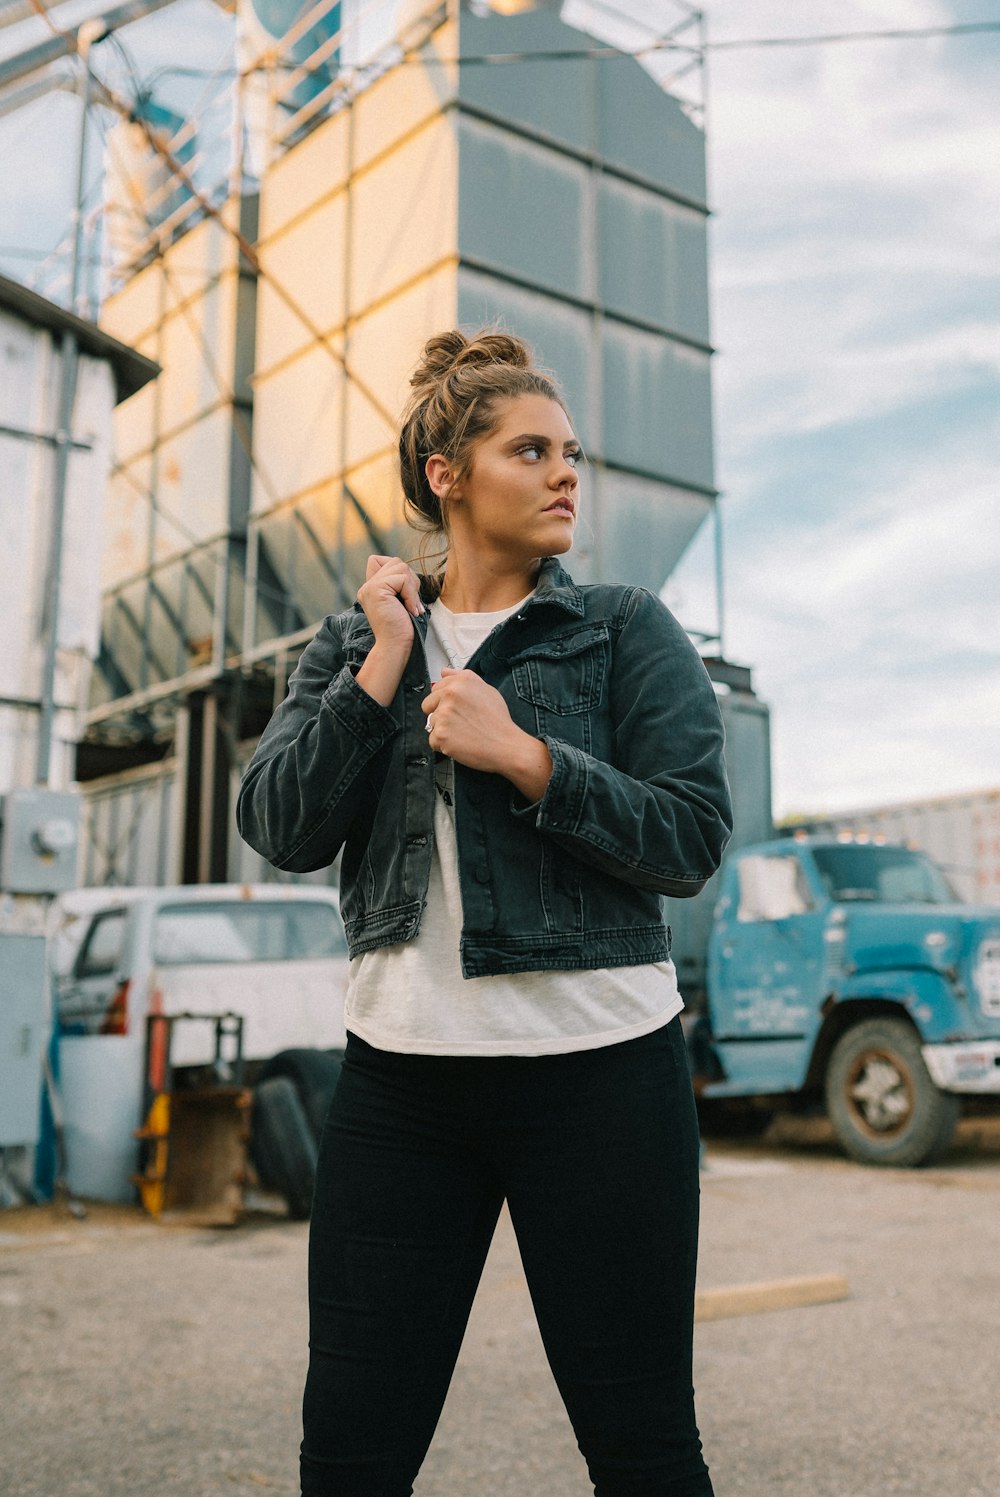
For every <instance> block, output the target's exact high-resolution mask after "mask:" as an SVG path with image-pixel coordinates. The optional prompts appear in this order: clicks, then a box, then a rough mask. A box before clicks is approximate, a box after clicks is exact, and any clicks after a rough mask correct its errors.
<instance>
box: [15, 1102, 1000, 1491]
mask: <svg viewBox="0 0 1000 1497" xmlns="http://www.w3.org/2000/svg"><path fill="white" fill-rule="evenodd" d="M706 1166H707V1167H706V1170H705V1173H704V1177H703V1203H704V1207H703V1218H704V1225H703V1239H702V1240H703V1249H702V1263H701V1285H702V1287H703V1288H716V1287H722V1286H725V1285H735V1284H745V1283H750V1282H756V1281H760V1280H772V1279H777V1278H780V1277H782V1276H785V1275H789V1276H796V1277H797V1276H800V1275H806V1274H828V1273H841V1274H844V1275H846V1276H847V1279H848V1282H849V1286H850V1298H849V1299H848V1300H846V1301H844V1302H841V1303H834V1304H828V1305H819V1306H813V1307H811V1308H805V1309H789V1310H781V1311H772V1312H770V1313H765V1314H758V1315H753V1316H744V1317H741V1318H734V1319H726V1320H719V1321H714V1322H712V1323H708V1324H704V1325H700V1326H699V1328H698V1338H697V1365H696V1380H697V1386H698V1394H699V1406H700V1415H701V1423H702V1429H703V1434H704V1439H705V1446H706V1451H707V1453H708V1456H709V1460H710V1463H711V1465H712V1470H713V1476H714V1478H715V1484H716V1491H717V1493H718V1497H996V1494H997V1493H998V1492H1000V1441H998V1438H997V1433H996V1414H995V1402H996V1392H997V1386H998V1383H1000V1127H998V1126H997V1125H996V1124H990V1125H986V1124H982V1125H980V1124H975V1123H972V1124H967V1125H965V1126H964V1128H963V1133H962V1137H961V1140H960V1143H959V1146H958V1147H957V1148H956V1149H955V1150H954V1151H953V1152H952V1154H951V1155H950V1156H949V1157H948V1159H947V1160H946V1161H945V1162H944V1164H943V1165H942V1166H940V1167H938V1168H936V1169H934V1170H933V1171H924V1172H905V1171H899V1172H896V1171H873V1170H865V1169H862V1168H860V1167H858V1166H855V1165H852V1164H849V1163H847V1162H846V1161H844V1160H841V1159H840V1158H838V1157H837V1155H836V1154H835V1153H834V1151H833V1150H832V1149H831V1147H830V1146H829V1143H828V1141H827V1139H826V1136H825V1131H824V1129H823V1128H822V1126H820V1125H812V1126H810V1127H806V1126H805V1125H798V1127H797V1128H794V1129H792V1128H786V1129H785V1130H784V1132H783V1133H782V1134H778V1135H777V1136H775V1135H773V1134H772V1136H771V1137H770V1138H769V1139H768V1141H767V1142H766V1143H765V1144H764V1145H760V1146H753V1147H750V1146H746V1147H739V1148H737V1147H735V1146H729V1145H727V1146H726V1147H725V1148H723V1147H722V1146H721V1145H719V1146H715V1147H710V1149H709V1152H708V1156H707V1161H706ZM305 1250H306V1228H305V1227H304V1226H301V1225H297V1224H292V1223H288V1222H285V1221H282V1220H280V1219H276V1218H274V1217H268V1216H267V1215H265V1214H258V1215H257V1216H255V1217H254V1218H252V1219H251V1220H250V1221H248V1222H247V1223H246V1224H244V1225H243V1226H242V1227H240V1228H238V1229H237V1230H235V1231H230V1232H206V1231H194V1230H190V1229H179V1228H168V1227H162V1226H157V1225H156V1224H154V1223H151V1222H149V1221H148V1220H147V1219H144V1218H143V1217H142V1216H141V1215H139V1214H138V1213H133V1212H128V1211H115V1210H110V1209H107V1208H105V1209H104V1210H99V1209H97V1210H94V1211H92V1212H91V1214H90V1216H89V1217H88V1219H87V1220H86V1221H84V1222H77V1221H74V1220H72V1219H71V1218H69V1217H66V1216H62V1217H60V1216H58V1214H57V1213H55V1212H53V1211H49V1210H41V1211H38V1210H36V1211H30V1210H29V1211H23V1212H22V1211H18V1212H5V1213H2V1214H0V1336H2V1345H3V1348H4V1351H3V1357H2V1361H0V1491H2V1492H4V1493H10V1494H11V1497H126V1494H128V1497H242V1494H245V1497H261V1494H265V1493H267V1492H275V1493H281V1492H284V1493H295V1492H296V1491H297V1486H296V1482H295V1456H296V1449H297V1442H298V1403H299V1395H300V1388H301V1380H302V1374H303V1367H304V1346H305V1311H304V1304H303V1281H304V1273H305ZM589 1492H590V1486H589V1483H588V1481H587V1477H586V1472H585V1470H584V1467H583V1464H582V1461H581V1459H580V1457H579V1455H578V1454H577V1451H576V1448H575V1445H574V1443H573V1439H572V1436H571V1434H570V1433H569V1430H568V1427H567V1425H566V1420H565V1417H564V1415H563V1412H562V1407H561V1405H560V1403H559V1400H558V1396H557V1395H556V1394H555V1392H554V1389H553V1387H552V1384H551V1380H550V1377H549V1373H548V1369H547V1367H546V1365H545V1362H544V1358H543V1355H542V1352H541V1347H540V1344H539V1341H538V1336H537V1333H536V1331H535V1327H534V1321H533V1318H532V1314H531V1308H530V1304H529V1302H528V1298H527V1293H526V1290H525V1288H524V1284H523V1280H522V1278H521V1274H520V1267H519V1263H518V1259H517V1251H516V1246H515V1244H514V1242H513V1238H512V1235H511V1233H510V1230H509V1227H508V1225H507V1224H506V1222H504V1223H503V1224H502V1227H501V1230H500V1231H499V1232H498V1235H497V1239H496V1242H495V1244H494V1249H493V1252H492V1254H491V1258H490V1262H489V1264H488V1267H487V1273H486V1277H485V1279H484V1282H483V1286H482V1289H481V1292H480V1297H479V1300H478V1302H477V1306H476V1310H475V1312H474V1316H473V1322H472V1325H471V1326H470V1330H469V1335H468V1338H467V1340H466V1344H465V1347H464V1348H463V1353H462V1358H461V1362H460V1365H459V1370H458V1373H457V1375H456V1379H455V1383H454V1386H453V1388H452V1392H451V1395H450V1398H449V1402H448V1405H447V1408H446V1410H445V1414H444V1418H443V1420H442V1423H441V1427H440V1429H439V1431H438V1436H437V1439H436V1441H435V1444H434V1446H433V1448H432V1451H431V1455H430V1457H429V1459H428V1463H427V1465H426V1467H425V1470H424V1472H423V1473H422V1475H421V1478H420V1482H419V1484H418V1486H417V1497H587V1494H588V1493H589Z"/></svg>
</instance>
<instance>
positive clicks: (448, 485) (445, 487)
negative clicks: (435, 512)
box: [424, 452, 458, 500]
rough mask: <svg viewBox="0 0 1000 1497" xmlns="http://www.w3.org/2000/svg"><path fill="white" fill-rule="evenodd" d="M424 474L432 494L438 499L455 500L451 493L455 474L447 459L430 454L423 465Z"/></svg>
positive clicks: (454, 494) (440, 455)
mask: <svg viewBox="0 0 1000 1497" xmlns="http://www.w3.org/2000/svg"><path fill="white" fill-rule="evenodd" d="M424 472H425V473H426V475H427V482H428V483H429V484H430V486H431V490H432V492H433V493H434V494H435V495H436V496H437V498H438V499H439V500H440V499H457V498H458V495H457V494H456V493H454V492H453V486H454V483H455V474H454V471H453V469H452V466H451V464H450V463H449V461H448V459H447V458H446V457H444V456H443V455H442V454H441V453H440V452H432V453H431V455H430V457H429V458H428V459H427V461H426V463H425V464H424Z"/></svg>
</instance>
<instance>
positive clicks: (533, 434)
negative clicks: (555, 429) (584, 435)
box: [504, 431, 580, 450]
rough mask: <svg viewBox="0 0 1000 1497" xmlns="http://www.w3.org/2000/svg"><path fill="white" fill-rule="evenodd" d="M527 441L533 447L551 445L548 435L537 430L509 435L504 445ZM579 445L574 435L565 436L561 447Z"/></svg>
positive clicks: (518, 444) (511, 445) (513, 445)
mask: <svg viewBox="0 0 1000 1497" xmlns="http://www.w3.org/2000/svg"><path fill="white" fill-rule="evenodd" d="M529 442H530V443H531V445H532V446H533V447H551V445H552V439H551V438H550V437H543V436H542V435H541V433H540V432H537V431H525V432H522V433H521V435H520V436H519V437H511V438H510V440H509V441H508V442H506V443H505V444H504V445H505V446H507V447H523V446H525V445H526V444H527V443H529ZM579 445H580V443H579V442H578V441H577V439H576V437H567V438H566V440H565V442H563V449H564V450H565V449H566V448H567V447H579Z"/></svg>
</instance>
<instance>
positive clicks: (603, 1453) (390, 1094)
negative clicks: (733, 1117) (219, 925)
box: [302, 1019, 712, 1497]
mask: <svg viewBox="0 0 1000 1497" xmlns="http://www.w3.org/2000/svg"><path fill="white" fill-rule="evenodd" d="M505 1199H506V1201H507V1204H508V1209H509V1211H510V1216H511V1221H512V1222H513V1226H514V1230H515V1232H516V1234H517V1241H518V1246H519V1248H520V1252H521V1259H522V1262H523V1265H524V1271H525V1275H526V1278H527V1282H528V1286H529V1288H530V1291H531V1297H532V1301H533V1304H534V1308H535V1313H536V1315H537V1317H538V1325H539V1329H540V1331H541V1335H542V1340H543V1342H544V1345H545V1351H546V1354H547V1356H548V1359H549V1364H550V1366H551V1367H552V1371H553V1373H554V1375H555V1379H556V1382H557V1384H558V1387H559V1391H560V1393H561V1394H562V1397H563V1400H564V1402H565V1404H566V1408H567V1410H568V1412H569V1416H570V1419H571V1420H572V1423H573V1428H574V1431H575V1433H576V1437H577V1441H578V1444H579V1446H580V1449H581V1451H582V1452H583V1455H584V1457H585V1459H586V1461H587V1465H588V1468H589V1470H590V1475H591V1480H592V1481H593V1483H594V1490H595V1493H596V1494H597V1497H711V1493H712V1484H711V1482H710V1480H709V1476H708V1471H707V1468H706V1466H705V1463H704V1460H703V1459H702V1454H701V1443H700V1440H699V1438H698V1430H697V1428H696V1425H695V1415H694V1392H693V1389H692V1384H691V1339H692V1321H693V1307H694V1279H695V1257H696V1249H697V1232H698V1130H697V1122H696V1118H695V1111H694V1102H693V1098H692V1095H691V1084H690V1079H689V1075H688V1068H687V1057H686V1054H685V1049H684V1040H683V1036H682V1034H681V1026H680V1020H679V1019H674V1020H673V1021H672V1022H671V1023H670V1024H668V1025H666V1026H665V1027H664V1028H662V1029H660V1030H657V1031H655V1032H654V1033H653V1034H649V1035H646V1036H643V1037H642V1038H640V1039H636V1040H628V1041H625V1042H624V1043H621V1044H617V1045H610V1046H607V1047H605V1048H602V1049H598V1050H585V1051H581V1052H578V1053H575V1054H570V1055H551V1056H543V1057H540V1058H527V1057H478V1056H476V1057H463V1056H423V1055H397V1054H392V1053H389V1052H386V1051H381V1050H376V1049H373V1048H372V1047H371V1046H370V1045H367V1044H365V1043H364V1042H363V1041H361V1040H358V1039H357V1038H355V1037H354V1036H352V1037H351V1038H350V1040H349V1042H348V1047H347V1056H346V1060H345V1062H344V1068H343V1071H342V1073H341V1077H340V1082H339V1084H338V1088H337V1093H336V1096H335V1098H334V1102H333V1106H332V1108H331V1111H330V1116H329V1119H328V1121H327V1124H326V1128H325V1131H324V1135H323V1141H322V1145H321V1149H320V1160H319V1169H318V1173H317V1182H316V1198H315V1203H314V1207H313V1216H312V1229H311V1236H310V1256H309V1297H310V1321H311V1329H310V1364H309V1375H308V1379H307V1382H306V1390H305V1399H304V1409H303V1416H304V1419H303V1422H304V1439H303V1442H302V1491H303V1493H304V1494H305V1497H409V1494H410V1493H411V1492H412V1489H413V1482H414V1480H415V1478H416V1475H417V1472H418V1471H419V1469H420V1464H421V1461H422V1460H423V1458H424V1455H425V1453H426V1451H427V1447H428V1445H429V1444H430V1441H431V1437H432V1435H433V1433H434V1429H435V1426H436V1424H437V1421H438V1418H439V1415H440V1413H441V1409H442V1406H443V1404H444V1400H445V1395H446V1393H447V1390H448V1385H449V1382H450V1380H451V1375H452V1371H453V1369H454V1366H455V1361H456V1359H457V1356H458V1351H459V1347H460V1345H461V1342H462V1336H463V1334H464V1332H465V1327H466V1322H467V1320H468V1317H469V1312H470V1310H471V1307H472V1300H473V1297H474V1295H475V1292H476V1287H477V1285H478V1283H479V1279H480V1275H481V1273H482V1268H483V1264H484V1262H485V1259H486V1254H487V1250H488V1248H489V1245H490V1240H491V1238H492V1236H493V1231H494V1228H495V1226H496V1222H497V1217H498V1215H499V1212H500V1208H501V1205H502V1204H503V1201H504V1200H505Z"/></svg>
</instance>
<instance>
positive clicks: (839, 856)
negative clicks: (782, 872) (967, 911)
mask: <svg viewBox="0 0 1000 1497" xmlns="http://www.w3.org/2000/svg"><path fill="white" fill-rule="evenodd" d="M812 852H813V857H814V858H815V860H816V867H817V868H818V869H819V874H820V877H821V878H822V880H823V882H824V884H825V885H826V887H827V889H828V891H829V893H830V897H831V899H836V900H838V901H839V900H856V899H869V900H872V901H875V902H877V903H879V904H955V903H957V901H958V896H957V895H956V893H955V891H954V889H952V887H951V885H950V884H949V883H948V880H947V879H946V878H945V876H944V874H943V873H942V872H941V870H940V869H939V868H937V867H936V866H935V864H934V863H932V862H931V860H930V858H928V857H926V856H925V855H924V854H923V853H919V852H912V851H911V850H910V849H909V848H908V847H878V846H872V845H869V844H858V843H848V844H846V845H845V846H843V847H814V848H813V850H812Z"/></svg>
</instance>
